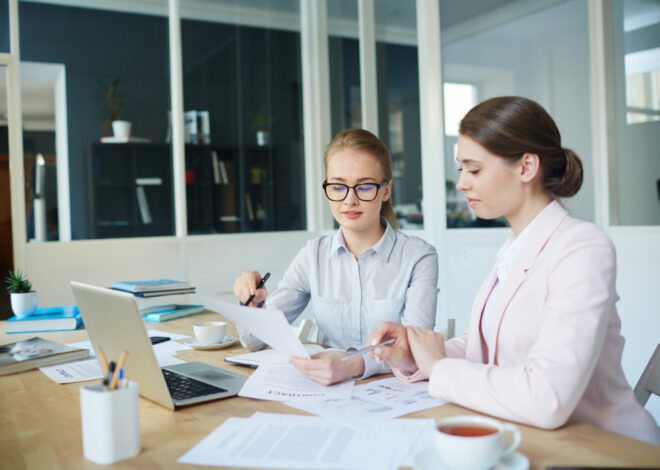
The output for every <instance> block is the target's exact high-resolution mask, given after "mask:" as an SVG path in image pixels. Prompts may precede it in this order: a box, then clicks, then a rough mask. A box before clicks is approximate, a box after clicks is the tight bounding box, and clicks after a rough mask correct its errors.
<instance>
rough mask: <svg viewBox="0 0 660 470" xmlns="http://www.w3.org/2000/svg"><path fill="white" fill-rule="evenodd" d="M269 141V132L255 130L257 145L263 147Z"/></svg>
mask: <svg viewBox="0 0 660 470" xmlns="http://www.w3.org/2000/svg"><path fill="white" fill-rule="evenodd" d="M269 141H270V134H269V133H268V132H267V131H257V145H258V146H259V147H265V146H266V145H268V143H269Z"/></svg>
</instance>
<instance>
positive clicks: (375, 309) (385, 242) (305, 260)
mask: <svg viewBox="0 0 660 470" xmlns="http://www.w3.org/2000/svg"><path fill="white" fill-rule="evenodd" d="M381 223H383V224H384V225H386V230H385V233H384V234H383V236H382V237H381V239H380V240H379V241H378V243H376V244H375V245H374V246H372V247H371V248H369V249H367V250H365V251H364V252H362V254H360V257H359V258H358V259H357V260H356V259H355V257H354V256H353V255H352V254H351V252H350V251H348V249H347V248H346V244H345V242H344V237H343V234H342V231H341V228H340V229H339V230H337V232H336V233H335V234H334V235H333V236H322V237H319V238H316V239H314V240H310V241H309V242H307V244H306V245H305V246H304V247H303V248H302V249H301V250H300V251H299V252H298V254H297V255H296V257H295V258H294V260H293V262H292V263H291V265H290V266H289V268H288V269H287V271H286V272H285V273H284V277H283V278H282V280H281V281H280V282H279V283H278V285H277V290H276V291H275V292H273V293H272V294H270V295H269V296H268V298H267V299H266V306H267V307H268V308H273V309H277V310H281V311H282V312H284V315H285V316H286V318H287V320H288V321H289V323H291V322H293V321H294V320H295V319H296V318H298V316H299V315H300V314H301V313H302V312H303V310H304V309H305V307H307V305H308V304H309V302H310V301H311V308H312V312H313V314H314V319H315V321H316V323H317V325H318V326H319V328H320V329H321V331H322V332H323V334H324V335H325V337H326V343H327V345H328V346H332V347H335V348H340V349H344V350H345V349H347V348H349V347H354V348H360V347H363V346H364V342H365V341H366V339H367V337H368V336H369V334H370V333H371V332H372V331H373V330H374V329H375V328H376V327H378V325H380V324H381V322H383V321H391V322H396V323H403V324H404V325H413V326H419V327H423V328H431V329H432V328H433V327H434V325H435V314H436V311H435V309H436V302H437V295H438V288H437V284H438V255H437V253H436V250H435V248H433V246H431V245H429V244H428V243H426V242H425V241H424V240H422V239H421V238H418V237H415V236H408V235H405V234H403V233H401V232H397V231H395V230H394V229H392V227H391V226H390V224H389V223H387V221H386V220H385V219H384V218H381ZM240 333H242V334H241V342H242V343H243V345H244V346H246V347H249V348H250V349H256V348H258V347H261V346H262V343H261V342H260V341H259V340H258V339H257V338H255V337H254V336H251V335H249V334H244V333H243V332H240ZM364 358H365V372H364V375H363V377H370V376H372V375H374V374H378V373H385V372H389V371H390V369H389V367H388V366H387V365H386V364H384V363H383V364H378V363H377V362H376V361H375V360H373V359H372V358H371V357H369V356H364Z"/></svg>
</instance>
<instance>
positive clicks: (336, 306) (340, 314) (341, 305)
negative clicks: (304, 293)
mask: <svg viewBox="0 0 660 470" xmlns="http://www.w3.org/2000/svg"><path fill="white" fill-rule="evenodd" d="M312 307H313V309H314V319H315V320H316V324H317V325H318V327H319V328H320V329H321V331H322V332H323V334H324V335H325V336H326V338H327V339H329V340H330V342H329V343H330V345H332V346H335V347H343V343H344V339H345V337H350V336H347V335H346V333H345V332H344V328H346V327H348V326H349V325H350V322H347V321H346V320H347V319H345V318H344V315H345V312H346V306H345V302H344V300H343V299H334V298H330V297H312Z"/></svg>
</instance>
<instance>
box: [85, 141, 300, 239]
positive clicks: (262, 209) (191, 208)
mask: <svg viewBox="0 0 660 470" xmlns="http://www.w3.org/2000/svg"><path fill="white" fill-rule="evenodd" d="M274 155H275V150H274V149H273V148H272V147H258V146H252V147H241V148H217V147H212V146H209V145H186V164H185V169H186V171H185V177H186V204H187V213H188V233H189V234H191V235H194V234H207V233H236V232H256V231H267V230H278V229H279V230H281V229H282V227H278V225H277V219H276V215H277V214H276V212H277V211H278V210H279V211H282V209H280V208H279V207H277V206H276V203H275V201H276V200H277V199H278V197H280V196H279V195H278V194H277V193H276V190H279V191H280V192H282V191H288V190H289V187H288V184H289V183H288V180H285V182H284V183H283V184H280V187H279V188H278V187H276V186H277V185H276V181H278V176H277V175H276V172H278V171H279V173H286V171H284V170H283V169H282V168H285V167H286V164H287V162H281V165H280V166H282V165H284V167H282V168H279V169H278V168H277V167H276V166H275V165H274ZM87 166H88V175H89V177H88V194H89V196H88V198H89V218H88V220H89V231H90V237H91V238H116V237H142V236H159V235H172V234H173V233H174V213H173V193H172V158H171V147H170V145H168V144H152V143H118V144H103V143H100V142H94V143H92V144H91V145H90V150H89V158H88V165H87ZM285 229H286V228H285Z"/></svg>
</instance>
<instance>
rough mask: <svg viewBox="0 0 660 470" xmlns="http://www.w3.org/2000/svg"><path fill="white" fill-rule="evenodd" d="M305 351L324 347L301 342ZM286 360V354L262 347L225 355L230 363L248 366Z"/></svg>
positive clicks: (316, 350)
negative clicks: (242, 352) (256, 349)
mask: <svg viewBox="0 0 660 470" xmlns="http://www.w3.org/2000/svg"><path fill="white" fill-rule="evenodd" d="M303 347H304V348H305V351H307V354H309V355H310V356H311V355H312V354H316V353H319V352H321V351H325V350H326V349H325V348H324V347H323V346H321V345H320V344H315V343H309V344H303ZM286 360H287V358H286V356H284V355H283V354H280V353H279V352H277V351H276V350H274V349H262V350H261V351H254V352H250V353H245V354H238V355H236V356H231V357H226V358H225V361H227V362H231V363H232V364H238V365H239V366H248V367H259V365H261V364H265V363H266V362H274V361H279V362H285V361H286Z"/></svg>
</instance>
